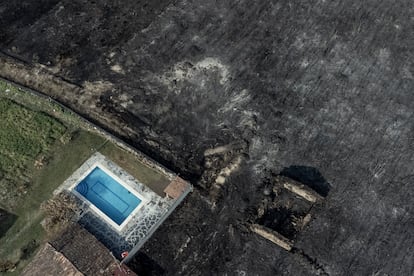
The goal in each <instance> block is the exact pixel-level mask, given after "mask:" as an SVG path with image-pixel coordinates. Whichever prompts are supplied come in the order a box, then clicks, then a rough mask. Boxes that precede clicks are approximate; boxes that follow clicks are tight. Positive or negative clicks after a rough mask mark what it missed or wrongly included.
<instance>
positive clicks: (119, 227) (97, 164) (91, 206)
mask: <svg viewBox="0 0 414 276" xmlns="http://www.w3.org/2000/svg"><path fill="white" fill-rule="evenodd" d="M95 168H99V169H101V170H103V171H104V172H105V173H106V174H108V175H109V176H110V177H112V178H113V179H114V180H115V181H117V182H118V183H119V184H120V185H122V186H123V187H124V188H125V189H127V190H128V191H129V192H131V193H133V194H134V195H135V196H136V197H137V198H138V199H140V200H141V202H140V203H139V204H138V206H137V207H135V209H134V210H133V211H132V212H131V213H130V214H129V215H128V216H127V217H126V218H125V220H124V221H123V222H122V224H121V225H118V224H117V223H116V222H115V221H113V220H112V219H111V218H110V217H109V216H107V215H106V214H105V213H104V212H102V211H101V210H100V209H99V208H98V207H96V206H95V205H94V204H93V203H92V202H90V201H89V200H88V199H87V198H85V197H84V196H82V195H81V194H80V193H78V192H77V191H76V189H75V187H76V186H77V185H78V184H79V183H80V182H82V181H83V180H84V179H85V178H86V177H87V176H88V175H89V174H90V173H91V172H92V171H93V170H94V169H95ZM68 190H69V191H70V192H72V193H73V194H74V195H75V196H77V197H78V198H79V199H80V200H82V201H83V202H84V203H85V204H86V205H87V206H88V207H89V209H90V210H92V211H94V212H95V213H96V214H97V215H99V216H100V217H101V218H102V219H104V220H105V222H107V223H108V224H109V225H110V226H112V227H113V228H114V229H115V230H117V231H118V232H120V231H122V230H123V229H124V227H125V226H126V225H127V224H128V222H129V221H130V220H131V219H132V217H134V215H136V214H137V213H138V211H139V210H140V209H141V208H142V207H143V206H144V205H145V204H147V203H148V201H149V200H148V199H147V198H146V197H145V196H143V195H142V194H140V193H138V192H137V191H136V190H135V189H134V187H132V186H131V185H129V184H128V183H126V182H125V181H123V180H122V179H121V178H119V177H118V176H117V175H115V174H114V173H113V172H112V171H111V170H110V169H108V168H107V167H106V166H105V165H104V164H102V163H101V162H99V161H96V162H95V163H93V164H92V165H91V166H90V167H89V168H88V169H87V170H86V171H85V172H84V173H83V174H81V176H80V177H79V178H78V180H77V181H75V182H74V183H73V184H72V185H71V186H70V187H69V188H68Z"/></svg>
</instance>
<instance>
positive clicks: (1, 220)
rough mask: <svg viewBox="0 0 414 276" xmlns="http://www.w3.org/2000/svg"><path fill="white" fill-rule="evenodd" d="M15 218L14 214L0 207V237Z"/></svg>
mask: <svg viewBox="0 0 414 276" xmlns="http://www.w3.org/2000/svg"><path fill="white" fill-rule="evenodd" d="M16 220H17V216H16V215H15V214H12V213H9V212H7V211H6V210H4V209H1V208H0V238H2V237H3V236H4V235H5V234H6V232H7V231H9V229H10V227H12V226H13V224H14V222H15V221H16Z"/></svg>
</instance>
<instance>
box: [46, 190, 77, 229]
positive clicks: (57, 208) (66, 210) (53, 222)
mask: <svg viewBox="0 0 414 276" xmlns="http://www.w3.org/2000/svg"><path fill="white" fill-rule="evenodd" d="M40 208H41V210H42V211H43V212H44V214H45V216H46V218H45V221H44V223H43V227H44V228H45V230H46V231H47V232H48V233H49V234H54V233H56V232H59V231H60V230H62V229H64V228H66V227H67V226H68V225H69V223H70V222H71V221H72V220H73V218H74V217H75V215H76V214H77V213H78V212H79V207H78V204H77V203H76V200H75V198H74V197H73V195H70V194H68V193H66V192H62V193H60V194H58V195H56V196H55V197H53V198H51V199H49V200H48V201H46V202H44V203H42V205H41V207H40Z"/></svg>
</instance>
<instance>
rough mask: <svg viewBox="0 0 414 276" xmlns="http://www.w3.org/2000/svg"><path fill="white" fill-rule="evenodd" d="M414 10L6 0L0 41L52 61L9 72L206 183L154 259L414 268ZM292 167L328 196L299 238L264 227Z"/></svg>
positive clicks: (399, 5)
mask: <svg viewBox="0 0 414 276" xmlns="http://www.w3.org/2000/svg"><path fill="white" fill-rule="evenodd" d="M413 13H414V5H413V2H412V1H410V0H399V1H391V0H384V1H381V2H378V1H357V0H350V1H339V0H335V1H316V0H314V1H297V0H293V1H288V2H286V1H251V0H250V1H247V0H239V1H212V0H203V1H201V0H191V1H186V0H175V1H169V0H157V1H132V0H125V1H104V0H94V1H85V0H74V1H69V0H61V1H59V0H42V1H28V0H24V1H17V2H16V1H15V2H13V3H10V1H2V2H0V37H1V39H0V49H1V53H2V56H9V57H12V59H11V60H12V61H13V62H14V63H16V64H20V65H22V64H23V65H22V66H26V67H27V66H28V67H30V70H32V72H36V73H33V75H31V77H30V80H31V81H30V83H25V80H24V76H26V75H19V72H21V71H19V70H20V69H19V70H16V71H13V73H10V72H11V70H9V71H7V72H9V75H7V76H6V77H7V78H9V79H14V80H16V81H18V82H23V83H24V84H26V85H29V86H31V87H32V88H37V87H43V88H42V89H40V90H42V92H44V93H48V94H49V95H51V96H52V97H53V98H55V99H57V100H59V101H61V102H62V103H64V104H65V105H68V106H69V107H71V108H72V109H74V110H76V111H78V112H80V113H82V114H83V115H84V116H85V117H88V118H89V119H91V120H93V121H95V122H97V123H98V124H100V125H101V126H102V127H104V128H105V129H108V130H110V131H112V132H113V133H114V134H115V135H117V136H119V137H121V138H122V139H124V140H126V141H127V142H128V143H129V144H131V145H133V146H135V147H136V148H138V149H140V150H142V151H143V152H145V153H147V154H149V155H150V156H151V157H153V158H154V159H156V160H157V161H159V162H160V163H162V164H164V165H165V166H167V167H169V168H171V169H173V170H174V171H176V172H178V173H180V174H181V176H182V177H184V178H186V179H187V180H190V181H191V182H192V183H193V184H194V185H195V186H196V190H195V192H194V193H192V194H191V195H190V196H189V197H188V199H187V200H186V202H185V203H184V204H183V205H182V206H181V207H180V208H179V209H177V211H176V212H175V213H174V214H173V215H172V216H171V217H170V218H169V219H168V220H167V222H166V223H165V224H164V225H163V226H162V227H161V228H159V230H158V231H157V232H156V234H155V235H154V236H153V237H152V238H151V239H150V240H149V241H148V242H147V243H146V244H145V246H144V248H143V249H142V250H141V253H140V255H138V256H137V258H136V260H135V261H134V262H133V263H132V264H131V266H132V267H135V269H137V270H139V271H141V273H143V274H144V273H150V272H151V271H153V272H154V273H156V274H169V275H173V274H184V275H216V274H232V275H233V274H236V275H279V274H289V275H315V274H329V275H413V274H414V264H413V259H414V250H412V247H413V244H414V236H413V235H412V229H413V227H414V220H413V218H412V216H411V213H412V212H413V211H414V210H413V208H414V206H413V204H412V198H413V196H414V186H413V181H414V159H413V137H414V124H413V121H414V120H413V111H414V94H413V93H412V91H413V90H414V77H413V76H414V65H413V60H414V48H413V47H414V46H413V45H414V32H413V28H412V26H413V18H412V14H413ZM3 65H4V64H3ZM16 66H17V65H16ZM1 67H2V65H1V64H0V69H1ZM2 68H3V69H4V68H6V67H5V66H3V67H2ZM8 68H9V67H8ZM16 68H17V67H16ZM40 69H41V70H40ZM0 71H1V70H0ZM5 74H6V73H4V71H2V76H3V77H5V76H4V75H5ZM44 74H50V75H51V76H53V77H54V78H56V79H57V80H59V81H60V82H62V83H65V84H66V86H65V85H63V84H62V85H61V87H66V88H65V89H66V90H65V89H63V88H62V89H63V90H62V91H64V92H60V91H59V90H58V89H50V90H48V89H47V87H46V88H45V87H44V85H43V86H42V80H44V79H45V78H43V75H44ZM46 86H47V85H46ZM57 87H60V86H59V85H58V86H57ZM68 87H73V89H68ZM216 148H217V149H216ZM214 149H215V150H214ZM278 174H282V175H285V176H288V177H291V178H292V179H295V180H298V181H300V180H301V179H302V183H304V184H307V185H309V186H310V187H311V188H312V189H314V190H315V191H317V192H319V193H320V194H321V195H324V196H326V198H325V200H324V203H323V204H321V205H318V206H317V207H315V208H313V209H312V213H313V220H312V221H311V222H310V223H309V224H308V226H307V227H305V229H303V230H302V231H300V232H298V233H296V234H295V244H294V246H295V250H293V252H286V251H284V250H283V249H281V248H279V247H277V246H275V245H274V244H272V243H271V242H269V241H267V240H265V239H263V238H261V237H259V236H257V235H255V234H253V233H251V232H250V231H249V228H248V225H249V223H254V222H257V219H258V217H257V214H256V212H257V206H259V205H260V202H262V201H263V199H264V198H266V197H267V196H268V195H266V194H268V192H267V191H268V190H267V189H268V187H269V185H271V182H272V178H273V177H274V176H275V175H278ZM309 179H313V180H312V181H309Z"/></svg>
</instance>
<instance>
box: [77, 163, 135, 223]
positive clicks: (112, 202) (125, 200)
mask: <svg viewBox="0 0 414 276" xmlns="http://www.w3.org/2000/svg"><path fill="white" fill-rule="evenodd" d="M75 190H76V191H77V192H78V193H80V194H81V195H82V196H83V197H84V198H86V199H87V200H89V201H90V202H91V203H92V204H93V205H95V206H96V207H97V208H98V209H99V210H101V211H102V212H103V213H104V214H105V215H107V216H108V217H110V218H111V219H112V220H113V221H114V222H116V224H118V225H121V224H122V222H124V220H125V219H126V218H127V217H128V215H129V214H130V213H131V212H132V211H133V210H134V209H135V208H136V207H137V206H138V205H139V204H140V203H141V200H140V199H139V198H138V197H136V196H135V195H134V194H133V193H131V192H130V191H128V190H127V189H126V188H125V187H124V186H122V185H121V184H119V183H118V182H117V181H116V180H115V179H113V178H112V177H110V176H109V175H108V174H106V173H105V172H104V171H103V170H102V169H100V168H99V167H96V168H95V169H93V170H92V171H91V172H90V173H89V174H88V175H87V176H86V177H85V178H84V179H83V180H82V181H81V182H80V183H79V184H78V185H77V186H76V187H75Z"/></svg>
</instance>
